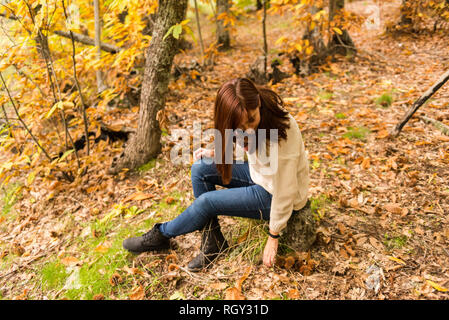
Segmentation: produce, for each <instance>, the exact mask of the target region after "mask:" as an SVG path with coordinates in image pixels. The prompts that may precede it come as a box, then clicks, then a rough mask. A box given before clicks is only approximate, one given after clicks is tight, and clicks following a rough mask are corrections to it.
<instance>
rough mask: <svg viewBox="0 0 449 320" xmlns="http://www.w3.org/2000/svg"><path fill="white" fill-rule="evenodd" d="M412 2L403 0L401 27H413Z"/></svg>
mask: <svg viewBox="0 0 449 320" xmlns="http://www.w3.org/2000/svg"><path fill="white" fill-rule="evenodd" d="M410 8H411V5H410V0H402V4H401V21H399V24H400V25H401V26H404V27H405V26H408V27H411V26H412V25H413V20H412V18H411V16H410V13H411V12H410V10H411V9H410Z"/></svg>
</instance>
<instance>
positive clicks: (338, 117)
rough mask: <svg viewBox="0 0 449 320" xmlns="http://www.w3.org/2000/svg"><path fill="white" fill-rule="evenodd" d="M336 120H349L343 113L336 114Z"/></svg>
mask: <svg viewBox="0 0 449 320" xmlns="http://www.w3.org/2000/svg"><path fill="white" fill-rule="evenodd" d="M335 118H337V119H340V120H341V119H346V118H347V116H346V115H345V114H344V113H342V112H339V113H337V114H335Z"/></svg>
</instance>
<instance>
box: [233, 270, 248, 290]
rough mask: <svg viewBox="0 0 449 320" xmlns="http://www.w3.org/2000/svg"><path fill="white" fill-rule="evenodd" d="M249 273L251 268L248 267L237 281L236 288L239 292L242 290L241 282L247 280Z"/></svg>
mask: <svg viewBox="0 0 449 320" xmlns="http://www.w3.org/2000/svg"><path fill="white" fill-rule="evenodd" d="M250 273H251V266H249V267H248V268H246V271H245V273H244V274H243V276H242V277H241V278H240V279H239V281H237V285H236V287H237V288H238V289H239V290H242V284H243V282H244V281H245V280H246V279H247V278H248V276H249V274H250Z"/></svg>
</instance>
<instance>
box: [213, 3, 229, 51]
mask: <svg viewBox="0 0 449 320" xmlns="http://www.w3.org/2000/svg"><path fill="white" fill-rule="evenodd" d="M229 7H230V5H229V0H217V15H220V14H222V13H226V14H229ZM216 34H217V44H218V45H219V47H218V50H220V51H225V50H228V49H230V48H231V39H230V36H229V30H228V28H227V26H225V25H224V23H223V19H217V33H216Z"/></svg>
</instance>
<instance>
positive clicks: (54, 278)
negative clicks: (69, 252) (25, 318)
mask: <svg viewBox="0 0 449 320" xmlns="http://www.w3.org/2000/svg"><path fill="white" fill-rule="evenodd" d="M40 274H41V283H42V289H43V290H45V291H48V290H52V289H60V288H62V286H63V285H64V283H65V281H66V279H67V277H68V273H67V271H66V268H65V266H64V265H63V264H61V263H60V262H59V261H57V260H55V261H50V262H47V263H46V264H45V265H44V266H43V267H42V269H41V271H40Z"/></svg>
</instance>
